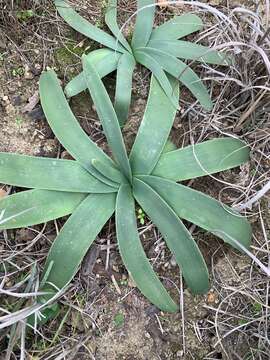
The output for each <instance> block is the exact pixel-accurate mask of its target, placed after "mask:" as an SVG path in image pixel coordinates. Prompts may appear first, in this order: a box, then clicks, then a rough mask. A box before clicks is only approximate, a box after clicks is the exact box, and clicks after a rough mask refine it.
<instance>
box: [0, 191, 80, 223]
mask: <svg viewBox="0 0 270 360" xmlns="http://www.w3.org/2000/svg"><path fill="white" fill-rule="evenodd" d="M85 196H86V194H81V193H68V192H62V191H61V192H60V191H49V190H28V191H22V192H20V193H17V194H14V195H9V196H6V197H4V198H3V199H1V200H0V213H1V212H2V211H4V215H5V218H11V217H12V219H10V221H6V222H4V223H2V224H0V229H16V228H21V227H27V226H32V225H37V224H41V223H44V222H47V221H51V220H54V219H57V218H60V217H62V216H66V215H69V214H70V213H72V211H73V210H74V209H75V208H76V207H77V206H78V205H79V204H80V202H81V201H82V200H83V199H84V198H85ZM19 213H22V214H21V215H20V216H18V217H16V214H19Z"/></svg>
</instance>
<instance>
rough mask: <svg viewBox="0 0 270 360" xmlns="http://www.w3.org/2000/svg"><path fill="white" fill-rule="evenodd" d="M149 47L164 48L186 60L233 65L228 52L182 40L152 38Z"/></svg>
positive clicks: (166, 51)
mask: <svg viewBox="0 0 270 360" xmlns="http://www.w3.org/2000/svg"><path fill="white" fill-rule="evenodd" d="M147 47H150V48H155V49H158V50H162V51H164V52H165V53H168V54H170V55H172V56H175V57H178V58H180V59H185V60H195V61H200V62H203V63H208V64H217V65H231V64H232V58H231V57H230V56H228V55H227V54H224V53H221V52H219V51H216V50H211V49H209V48H208V47H207V46H203V45H200V44H194V43H192V42H189V41H182V40H151V41H149V43H148V45H147Z"/></svg>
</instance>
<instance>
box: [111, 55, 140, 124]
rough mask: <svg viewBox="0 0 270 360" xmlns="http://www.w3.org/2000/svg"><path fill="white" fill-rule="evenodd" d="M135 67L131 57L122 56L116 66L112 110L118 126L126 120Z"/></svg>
mask: <svg viewBox="0 0 270 360" xmlns="http://www.w3.org/2000/svg"><path fill="white" fill-rule="evenodd" d="M135 66H136V61H135V59H134V57H133V55H130V54H129V53H126V54H123V55H122V56H121V57H120V60H119V62H118V65H117V73H116V90H115V103H114V108H115V112H116V115H117V117H118V121H119V124H120V126H123V125H124V124H125V122H126V121H127V119H128V112H129V108H130V102H131V91H132V75H133V71H134V69H135Z"/></svg>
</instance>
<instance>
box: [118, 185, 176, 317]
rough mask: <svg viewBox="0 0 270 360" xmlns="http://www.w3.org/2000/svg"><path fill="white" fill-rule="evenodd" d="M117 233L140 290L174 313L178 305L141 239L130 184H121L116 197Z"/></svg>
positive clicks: (161, 307)
mask: <svg viewBox="0 0 270 360" xmlns="http://www.w3.org/2000/svg"><path fill="white" fill-rule="evenodd" d="M116 233H117V241H118V246H119V251H120V254H121V257H122V259H123V262H124V264H125V266H126V268H127V270H128V271H129V272H130V274H131V276H132V279H133V280H134V281H135V283H136V285H137V286H138V288H139V289H140V291H141V292H142V293H143V294H144V295H145V296H146V297H147V298H148V299H149V300H150V301H151V302H152V303H153V304H155V305H156V306H157V307H158V308H160V309H161V310H163V311H169V312H174V311H176V310H177V305H176V304H175V303H174V301H173V300H172V299H171V297H170V296H169V294H168V293H167V291H166V289H165V288H164V286H163V285H162V283H161V282H160V280H159V279H158V277H157V275H156V274H155V272H154V271H153V269H152V266H151V265H150V263H149V261H148V259H147V257H146V255H145V252H144V249H143V247H142V244H141V242H140V238H139V234H138V230H137V223H136V217H135V205H134V200H133V197H132V193H131V190H130V187H129V186H128V185H122V186H121V187H120V190H119V193H118V195H117V200H116Z"/></svg>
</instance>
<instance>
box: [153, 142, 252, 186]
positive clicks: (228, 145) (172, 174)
mask: <svg viewBox="0 0 270 360" xmlns="http://www.w3.org/2000/svg"><path fill="white" fill-rule="evenodd" d="M248 160H249V148H248V146H247V145H246V144H245V143H244V142H243V141H240V140H238V139H234V138H220V139H214V140H208V141H204V142H202V143H200V144H195V145H190V146H186V147H184V148H183V149H178V150H175V151H171V152H168V153H166V154H162V155H161V157H160V159H159V161H158V163H157V165H156V167H155V169H154V171H153V175H156V176H160V177H164V178H167V179H170V180H175V181H181V180H189V179H194V178H196V177H200V176H205V175H209V174H214V173H217V172H219V171H223V170H228V169H232V168H234V167H236V166H239V165H241V164H243V163H245V162H246V161H248Z"/></svg>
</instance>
